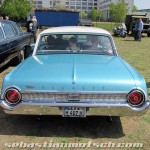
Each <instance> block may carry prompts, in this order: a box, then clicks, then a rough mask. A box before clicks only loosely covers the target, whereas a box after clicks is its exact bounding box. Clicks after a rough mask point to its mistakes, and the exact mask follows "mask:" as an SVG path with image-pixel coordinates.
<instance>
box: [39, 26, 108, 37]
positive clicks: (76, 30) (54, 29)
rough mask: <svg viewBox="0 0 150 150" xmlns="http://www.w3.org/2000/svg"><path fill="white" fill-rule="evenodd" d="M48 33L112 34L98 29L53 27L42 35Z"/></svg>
mask: <svg viewBox="0 0 150 150" xmlns="http://www.w3.org/2000/svg"><path fill="white" fill-rule="evenodd" d="M47 33H56V34H59V33H78V34H80V33H82V34H83V33H86V34H91V33H93V34H107V35H110V33H109V32H108V31H106V30H104V29H101V28H96V27H85V26H64V27H52V28H49V29H46V30H44V31H42V32H41V33H40V35H42V34H47Z"/></svg>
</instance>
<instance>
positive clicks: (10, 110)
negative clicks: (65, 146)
mask: <svg viewBox="0 0 150 150" xmlns="http://www.w3.org/2000/svg"><path fill="white" fill-rule="evenodd" d="M0 105H1V107H3V108H4V109H3V111H4V112H5V113H7V114H21V115H62V108H63V107H86V116H101V115H111V116H141V115H144V114H145V113H146V112H147V110H148V109H147V108H148V107H149V105H150V101H147V102H145V104H144V105H143V106H142V107H131V106H130V105H129V104H112V103H111V104H109V103H99V104H98V103H96V104H95V103H29V102H22V103H20V104H19V105H17V106H16V107H11V106H9V105H7V104H6V103H5V102H4V101H3V100H0Z"/></svg>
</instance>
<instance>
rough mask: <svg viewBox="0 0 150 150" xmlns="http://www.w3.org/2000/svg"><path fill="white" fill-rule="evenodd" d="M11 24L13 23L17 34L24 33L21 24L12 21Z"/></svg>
mask: <svg viewBox="0 0 150 150" xmlns="http://www.w3.org/2000/svg"><path fill="white" fill-rule="evenodd" d="M11 24H12V25H13V27H14V30H15V32H16V34H17V35H20V34H22V30H21V28H20V26H19V25H18V24H17V23H15V22H11Z"/></svg>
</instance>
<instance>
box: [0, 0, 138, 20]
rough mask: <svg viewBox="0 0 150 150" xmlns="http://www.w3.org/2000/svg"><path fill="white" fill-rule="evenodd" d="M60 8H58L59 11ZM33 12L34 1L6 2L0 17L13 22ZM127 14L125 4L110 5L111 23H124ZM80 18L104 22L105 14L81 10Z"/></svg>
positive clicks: (134, 8)
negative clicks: (87, 12)
mask: <svg viewBox="0 0 150 150" xmlns="http://www.w3.org/2000/svg"><path fill="white" fill-rule="evenodd" d="M59 7H60V6H58V9H59ZM55 8H56V6H55ZM64 9H65V8H64ZM32 11H33V8H32V0H4V2H3V3H2V5H1V6H0V15H2V16H6V15H7V16H9V17H10V18H11V19H13V20H15V19H25V18H26V17H27V16H28V14H29V13H30V12H32ZM133 11H137V8H136V6H134V7H133ZM127 12H128V6H127V4H126V3H124V2H117V3H111V4H110V8H109V14H110V20H111V21H115V22H122V21H123V20H124V18H125V16H126V14H127ZM80 18H90V19H91V20H92V21H103V19H104V13H103V11H102V10H101V9H100V8H98V9H95V8H93V9H92V10H91V12H90V13H89V14H86V13H85V12H84V11H83V10H80Z"/></svg>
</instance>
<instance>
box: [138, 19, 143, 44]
mask: <svg viewBox="0 0 150 150" xmlns="http://www.w3.org/2000/svg"><path fill="white" fill-rule="evenodd" d="M138 22H139V26H138V31H137V41H141V37H142V36H141V33H142V30H143V21H142V19H141V18H140V19H138Z"/></svg>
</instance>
